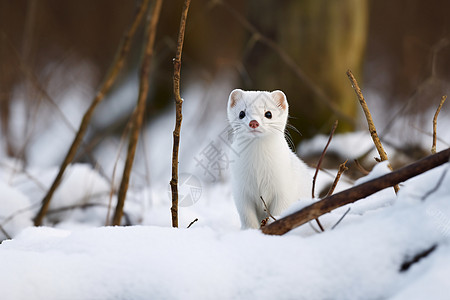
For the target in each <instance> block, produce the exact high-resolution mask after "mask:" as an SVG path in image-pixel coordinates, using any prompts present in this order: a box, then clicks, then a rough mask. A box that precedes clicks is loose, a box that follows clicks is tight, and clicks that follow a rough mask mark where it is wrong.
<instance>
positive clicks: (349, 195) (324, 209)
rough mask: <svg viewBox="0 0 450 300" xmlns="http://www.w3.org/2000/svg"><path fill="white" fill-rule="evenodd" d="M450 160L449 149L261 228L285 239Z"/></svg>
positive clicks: (267, 232)
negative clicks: (320, 218) (335, 210)
mask: <svg viewBox="0 0 450 300" xmlns="http://www.w3.org/2000/svg"><path fill="white" fill-rule="evenodd" d="M449 158H450V148H448V149H446V150H443V151H441V152H439V153H436V154H433V155H430V156H428V157H425V158H423V159H421V160H419V161H417V162H415V163H413V164H410V165H408V166H406V167H403V168H401V169H398V170H396V171H393V172H391V173H389V174H386V175H384V176H381V177H379V178H376V179H373V180H370V181H368V182H365V183H363V184H360V185H357V186H355V187H352V188H350V189H347V190H345V191H342V192H340V193H337V194H334V195H331V196H329V197H326V198H324V199H322V200H320V201H318V202H316V203H314V204H312V205H310V206H307V207H305V208H303V209H302V210H300V211H297V212H295V213H293V214H291V215H288V216H286V217H284V218H282V219H279V220H277V221H275V222H273V223H271V224H269V225H267V226H264V227H263V228H262V232H263V233H265V234H270V235H283V234H285V233H287V232H288V231H290V230H292V229H294V228H296V227H298V226H301V225H303V224H305V223H307V222H309V221H311V220H314V219H315V218H318V217H320V216H322V215H324V214H326V213H328V212H330V211H332V210H334V209H336V208H338V207H341V206H344V205H347V204H349V203H353V202H356V201H358V200H361V199H364V198H366V197H367V196H370V195H372V194H374V193H376V192H378V191H381V190H383V189H385V188H388V187H391V186H394V185H396V184H399V183H401V182H403V181H406V180H408V179H410V178H412V177H415V176H417V175H419V174H422V173H424V172H426V171H428V170H431V169H433V168H435V167H437V166H440V165H442V164H444V163H447V162H448V161H449Z"/></svg>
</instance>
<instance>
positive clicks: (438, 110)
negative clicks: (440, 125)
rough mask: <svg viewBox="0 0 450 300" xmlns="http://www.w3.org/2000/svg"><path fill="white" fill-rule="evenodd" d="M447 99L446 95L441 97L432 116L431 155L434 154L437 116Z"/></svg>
mask: <svg viewBox="0 0 450 300" xmlns="http://www.w3.org/2000/svg"><path fill="white" fill-rule="evenodd" d="M446 99H447V95H444V96H442V98H441V102H440V103H439V106H438V108H437V110H436V113H435V114H434V118H433V145H432V146H431V153H432V154H435V153H436V130H437V118H438V115H439V112H440V111H441V108H442V106H443V105H444V102H445V100H446Z"/></svg>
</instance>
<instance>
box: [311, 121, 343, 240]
mask: <svg viewBox="0 0 450 300" xmlns="http://www.w3.org/2000/svg"><path fill="white" fill-rule="evenodd" d="M338 123H339V122H338V120H336V121H335V122H334V124H333V128H332V129H331V132H330V137H329V138H328V142H327V144H326V145H325V148H323V151H322V155H320V158H319V162H318V163H317V166H316V172H315V173H314V176H313V183H312V189H311V194H312V198H314V190H315V189H316V178H317V174H318V173H319V169H320V166H321V165H322V161H323V158H324V157H325V153H327V149H328V146H329V145H330V143H331V139H332V138H333V134H334V132H335V131H336V128H337V126H338ZM316 223H317V225H318V226H319V228H320V230H322V232H324V231H325V229H324V228H323V226H322V224H321V223H320V221H319V219H318V218H316Z"/></svg>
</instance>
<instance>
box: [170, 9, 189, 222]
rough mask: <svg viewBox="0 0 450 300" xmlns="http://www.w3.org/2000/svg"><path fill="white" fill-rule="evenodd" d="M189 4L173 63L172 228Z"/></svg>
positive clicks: (182, 19)
mask: <svg viewBox="0 0 450 300" xmlns="http://www.w3.org/2000/svg"><path fill="white" fill-rule="evenodd" d="M190 3H191V0H185V1H184V6H183V11H182V13H181V21H180V30H179V32H178V42H177V52H176V55H175V59H174V61H173V93H174V95H175V110H176V121H175V129H174V131H173V150H172V179H171V180H170V188H171V191H172V207H171V208H170V211H171V215H172V227H178V150H179V147H180V130H181V121H182V120H183V114H182V106H183V99H181V95H180V71H181V54H182V52H183V42H184V31H185V28H186V19H187V14H188V11H189V4H190Z"/></svg>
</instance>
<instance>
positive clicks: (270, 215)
mask: <svg viewBox="0 0 450 300" xmlns="http://www.w3.org/2000/svg"><path fill="white" fill-rule="evenodd" d="M259 198H261V201H262V203H263V204H264V211H265V212H266V213H267V214H268V215H269V217H270V218H272V220H274V221H276V220H277V219H275V217H274V216H272V214H271V213H270V210H269V208H268V207H267V204H266V201H264V199H263V197H262V196H259Z"/></svg>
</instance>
